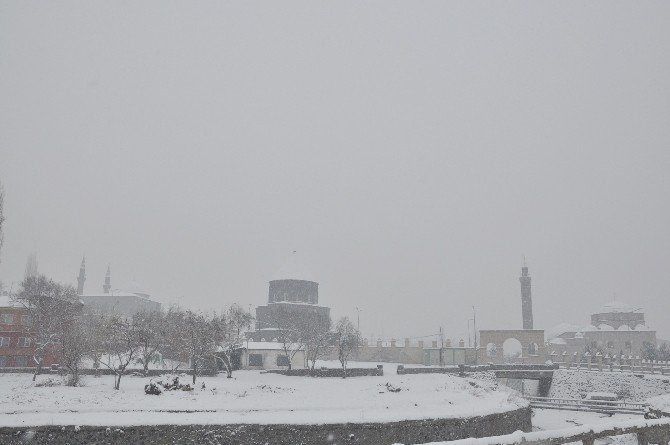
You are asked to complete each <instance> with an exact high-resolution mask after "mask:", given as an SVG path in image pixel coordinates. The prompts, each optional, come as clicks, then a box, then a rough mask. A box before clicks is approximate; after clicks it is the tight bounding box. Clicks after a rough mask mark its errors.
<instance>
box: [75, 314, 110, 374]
mask: <svg viewBox="0 0 670 445" xmlns="http://www.w3.org/2000/svg"><path fill="white" fill-rule="evenodd" d="M106 323H107V318H106V316H105V315H104V314H103V313H101V312H97V311H91V310H90V309H89V310H87V309H86V308H84V311H83V314H82V316H81V318H80V320H79V324H80V328H81V330H82V332H83V333H84V335H85V336H86V339H87V343H88V348H87V349H88V351H87V354H86V355H87V356H88V357H89V358H90V359H91V360H93V369H95V371H96V373H95V375H96V376H97V375H99V374H100V373H99V370H100V365H101V364H102V358H103V356H104V355H105V352H106V351H105V347H106V345H105V335H106V333H105V324H106Z"/></svg>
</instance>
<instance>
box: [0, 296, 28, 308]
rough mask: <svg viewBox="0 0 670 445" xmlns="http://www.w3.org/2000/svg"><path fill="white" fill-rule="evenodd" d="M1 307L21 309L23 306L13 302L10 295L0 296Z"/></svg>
mask: <svg viewBox="0 0 670 445" xmlns="http://www.w3.org/2000/svg"><path fill="white" fill-rule="evenodd" d="M0 307H14V308H20V307H23V306H22V305H21V303H18V302H16V301H14V300H12V298H11V297H10V296H9V295H0Z"/></svg>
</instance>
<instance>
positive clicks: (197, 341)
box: [183, 311, 217, 385]
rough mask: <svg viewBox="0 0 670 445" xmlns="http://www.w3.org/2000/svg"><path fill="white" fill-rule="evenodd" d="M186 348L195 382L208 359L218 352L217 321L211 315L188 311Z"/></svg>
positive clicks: (185, 332)
mask: <svg viewBox="0 0 670 445" xmlns="http://www.w3.org/2000/svg"><path fill="white" fill-rule="evenodd" d="M183 327H184V332H183V335H184V336H185V337H186V340H187V341H186V350H187V353H188V356H189V358H190V361H191V371H192V372H191V374H192V376H193V384H194V385H195V377H196V375H197V374H198V371H199V370H201V369H202V368H203V367H204V365H205V363H206V361H207V360H211V359H212V357H213V356H214V352H216V344H217V339H216V329H217V327H216V323H215V322H214V321H213V320H212V319H211V318H209V317H206V316H205V315H202V314H196V313H195V312H191V311H186V314H185V317H184V326H183Z"/></svg>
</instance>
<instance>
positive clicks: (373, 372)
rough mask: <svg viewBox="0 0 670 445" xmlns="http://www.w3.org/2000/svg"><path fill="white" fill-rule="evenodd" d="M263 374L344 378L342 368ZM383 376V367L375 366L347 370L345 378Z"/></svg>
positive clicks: (271, 371) (275, 370)
mask: <svg viewBox="0 0 670 445" xmlns="http://www.w3.org/2000/svg"><path fill="white" fill-rule="evenodd" d="M263 373H270V374H281V375H287V376H295V377H344V371H343V370H342V368H317V369H315V370H314V372H312V370H311V369H307V368H300V369H291V370H288V369H268V370H267V371H263ZM382 375H384V367H383V366H382V365H377V367H376V368H348V369H347V377H366V376H382Z"/></svg>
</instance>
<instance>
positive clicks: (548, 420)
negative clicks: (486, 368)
mask: <svg viewBox="0 0 670 445" xmlns="http://www.w3.org/2000/svg"><path fill="white" fill-rule="evenodd" d="M641 419H643V417H642V416H641V415H639V414H614V415H612V416H610V415H608V414H600V413H590V412H583V411H561V410H555V409H533V431H544V430H558V429H564V428H570V427H574V426H582V425H601V424H604V423H611V422H616V423H620V422H625V421H632V420H641ZM579 443H580V444H581V442H579ZM596 444H598V445H600V444H616V445H633V444H637V437H635V436H633V435H631V434H628V435H623V436H614V437H611V438H610V437H608V438H603V439H598V440H596Z"/></svg>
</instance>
